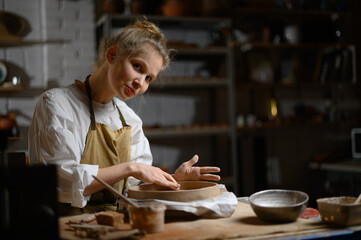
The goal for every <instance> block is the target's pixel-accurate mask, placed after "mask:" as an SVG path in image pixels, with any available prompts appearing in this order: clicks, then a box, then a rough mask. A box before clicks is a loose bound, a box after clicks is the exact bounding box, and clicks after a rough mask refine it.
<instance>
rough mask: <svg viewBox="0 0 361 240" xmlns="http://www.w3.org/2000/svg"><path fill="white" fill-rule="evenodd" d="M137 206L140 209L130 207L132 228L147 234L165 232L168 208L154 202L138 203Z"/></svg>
mask: <svg viewBox="0 0 361 240" xmlns="http://www.w3.org/2000/svg"><path fill="white" fill-rule="evenodd" d="M137 204H138V205H139V207H134V206H129V207H128V211H129V219H130V224H131V225H132V228H134V229H135V228H136V229H139V230H143V231H145V232H146V233H157V232H163V231H164V215H165V210H166V206H165V205H164V204H163V203H158V202H154V201H144V202H138V203H137Z"/></svg>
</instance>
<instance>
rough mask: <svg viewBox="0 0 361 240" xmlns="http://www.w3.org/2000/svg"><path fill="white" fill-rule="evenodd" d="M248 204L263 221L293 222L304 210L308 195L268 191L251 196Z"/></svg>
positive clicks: (298, 192) (275, 190) (276, 190)
mask: <svg viewBox="0 0 361 240" xmlns="http://www.w3.org/2000/svg"><path fill="white" fill-rule="evenodd" d="M249 202H250V204H251V207H252V209H253V211H254V212H255V213H256V215H257V216H258V217H259V218H261V219H262V220H263V221H266V222H271V223H281V222H293V221H296V220H297V218H298V217H299V216H300V215H301V214H302V213H303V211H304V210H305V208H306V206H307V202H308V195H307V194H306V193H304V192H300V191H294V190H282V189H270V190H265V191H261V192H257V193H254V194H252V195H251V196H250V198H249Z"/></svg>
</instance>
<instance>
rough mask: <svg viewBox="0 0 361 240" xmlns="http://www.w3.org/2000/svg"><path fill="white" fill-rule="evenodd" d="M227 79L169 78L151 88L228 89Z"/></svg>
mask: <svg viewBox="0 0 361 240" xmlns="http://www.w3.org/2000/svg"><path fill="white" fill-rule="evenodd" d="M227 85H228V81H227V79H226V78H218V77H174V78H172V77H169V78H166V79H165V80H164V81H162V80H158V81H155V82H154V83H151V84H150V87H151V88H163V87H164V88H193V87H197V88H198V87H199V88H203V87H226V86H227Z"/></svg>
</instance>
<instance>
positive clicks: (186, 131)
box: [144, 126, 230, 138]
mask: <svg viewBox="0 0 361 240" xmlns="http://www.w3.org/2000/svg"><path fill="white" fill-rule="evenodd" d="M229 132H230V128H229V127H228V126H217V127H191V126H190V127H170V128H159V129H157V128H154V129H144V134H145V136H146V137H148V138H168V137H195V136H210V135H225V134H229Z"/></svg>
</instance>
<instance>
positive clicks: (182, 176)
mask: <svg viewBox="0 0 361 240" xmlns="http://www.w3.org/2000/svg"><path fill="white" fill-rule="evenodd" d="M198 159H199V157H198V155H194V156H193V158H192V159H191V160H189V161H187V162H184V163H182V164H181V165H180V166H179V167H178V168H177V170H176V171H175V172H174V174H173V178H174V179H175V180H177V181H198V180H211V181H219V180H220V179H221V177H220V176H218V175H215V174H211V173H217V172H220V171H221V170H220V169H219V168H218V167H193V165H194V164H196V163H197V162H198Z"/></svg>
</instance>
